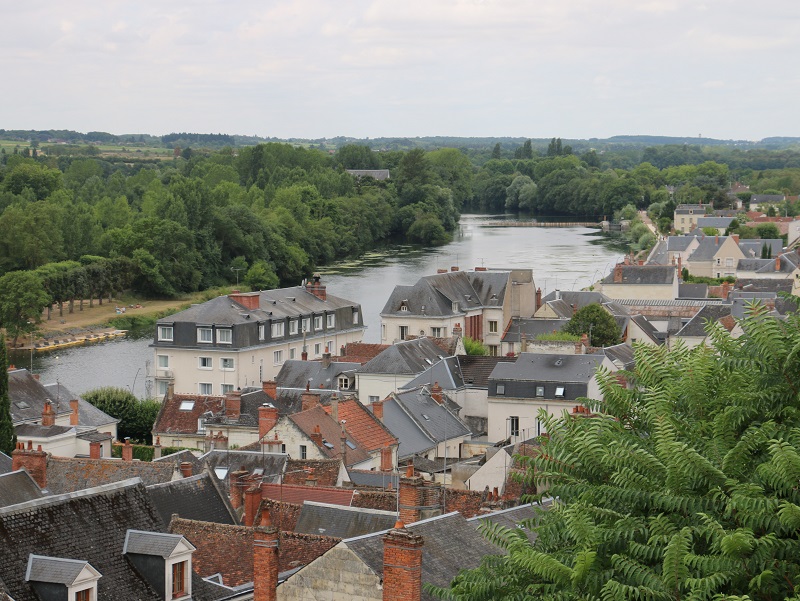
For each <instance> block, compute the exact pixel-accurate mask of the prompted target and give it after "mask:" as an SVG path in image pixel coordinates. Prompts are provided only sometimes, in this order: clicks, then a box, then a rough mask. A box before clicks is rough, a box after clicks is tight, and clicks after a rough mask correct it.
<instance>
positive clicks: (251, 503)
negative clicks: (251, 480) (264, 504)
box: [244, 484, 261, 526]
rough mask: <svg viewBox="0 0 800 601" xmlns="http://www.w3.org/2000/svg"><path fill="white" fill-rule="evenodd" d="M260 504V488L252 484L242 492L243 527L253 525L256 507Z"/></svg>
mask: <svg viewBox="0 0 800 601" xmlns="http://www.w3.org/2000/svg"><path fill="white" fill-rule="evenodd" d="M260 504H261V487H260V486H258V485H257V484H253V486H251V487H250V488H248V489H247V490H246V491H244V525H245V526H252V525H253V524H254V523H255V518H256V513H257V512H258V506H259V505H260Z"/></svg>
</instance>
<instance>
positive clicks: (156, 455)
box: [153, 436, 161, 459]
mask: <svg viewBox="0 0 800 601" xmlns="http://www.w3.org/2000/svg"><path fill="white" fill-rule="evenodd" d="M153 459H161V437H160V436H156V440H155V444H154V445H153Z"/></svg>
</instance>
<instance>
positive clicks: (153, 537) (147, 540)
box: [122, 530, 183, 559]
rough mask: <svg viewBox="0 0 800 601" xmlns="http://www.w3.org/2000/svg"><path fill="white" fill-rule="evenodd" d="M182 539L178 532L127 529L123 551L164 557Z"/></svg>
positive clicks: (170, 552) (172, 551) (168, 555)
mask: <svg viewBox="0 0 800 601" xmlns="http://www.w3.org/2000/svg"><path fill="white" fill-rule="evenodd" d="M181 540H183V536H181V535H180V534H167V533H163V532H150V531H144V530H128V531H127V533H126V535H125V543H124V545H123V547H122V552H123V553H136V554H137V555H157V556H159V557H163V558H164V559H166V558H168V557H170V556H171V555H172V554H173V553H174V552H175V549H176V548H177V546H178V545H179V544H180V542H181Z"/></svg>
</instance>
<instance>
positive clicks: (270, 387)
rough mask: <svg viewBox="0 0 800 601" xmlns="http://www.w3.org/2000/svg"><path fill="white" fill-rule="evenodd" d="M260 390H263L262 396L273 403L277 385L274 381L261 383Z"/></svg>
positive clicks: (275, 397)
mask: <svg viewBox="0 0 800 601" xmlns="http://www.w3.org/2000/svg"><path fill="white" fill-rule="evenodd" d="M261 390H263V391H264V394H266V395H267V396H269V397H270V398H271V399H272V400H273V401H274V400H275V399H277V398H278V383H277V382H275V380H267V381H266V382H261Z"/></svg>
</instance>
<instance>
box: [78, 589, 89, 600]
mask: <svg viewBox="0 0 800 601" xmlns="http://www.w3.org/2000/svg"><path fill="white" fill-rule="evenodd" d="M75 601H92V589H90V588H86V589H83V590H82V591H78V592H77V593H75Z"/></svg>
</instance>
